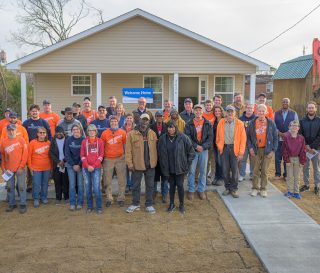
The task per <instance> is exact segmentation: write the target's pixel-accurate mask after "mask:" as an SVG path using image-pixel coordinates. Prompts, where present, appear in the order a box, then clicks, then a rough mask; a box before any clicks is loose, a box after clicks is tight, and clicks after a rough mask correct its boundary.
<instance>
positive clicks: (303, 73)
mask: <svg viewBox="0 0 320 273" xmlns="http://www.w3.org/2000/svg"><path fill="white" fill-rule="evenodd" d="M312 64H313V59H312V55H305V56H300V57H298V58H295V59H292V60H289V61H287V62H284V63H282V64H280V66H279V68H278V70H277V71H276V73H275V74H274V75H273V77H272V79H273V80H288V79H304V78H305V77H307V75H308V73H309V72H310V69H311V68H312Z"/></svg>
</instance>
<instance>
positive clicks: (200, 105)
mask: <svg viewBox="0 0 320 273" xmlns="http://www.w3.org/2000/svg"><path fill="white" fill-rule="evenodd" d="M197 108H201V109H202V110H203V106H202V104H196V105H195V106H194V107H193V109H197Z"/></svg>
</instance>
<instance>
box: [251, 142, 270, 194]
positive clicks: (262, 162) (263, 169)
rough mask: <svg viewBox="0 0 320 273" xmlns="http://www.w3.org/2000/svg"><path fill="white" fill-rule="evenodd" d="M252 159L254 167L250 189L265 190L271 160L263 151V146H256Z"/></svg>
mask: <svg viewBox="0 0 320 273" xmlns="http://www.w3.org/2000/svg"><path fill="white" fill-rule="evenodd" d="M253 161H254V168H253V181H252V189H255V190H266V188H267V184H268V167H269V164H270V162H271V158H268V157H267V155H266V154H265V153H264V148H258V151H257V154H256V155H255V156H254V157H253ZM259 178H260V185H259Z"/></svg>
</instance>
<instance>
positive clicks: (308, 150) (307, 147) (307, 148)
mask: <svg viewBox="0 0 320 273" xmlns="http://www.w3.org/2000/svg"><path fill="white" fill-rule="evenodd" d="M311 150H312V149H311V148H310V146H309V145H306V151H307V152H309V153H310V151H311Z"/></svg>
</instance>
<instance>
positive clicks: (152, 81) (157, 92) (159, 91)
mask: <svg viewBox="0 0 320 273" xmlns="http://www.w3.org/2000/svg"><path fill="white" fill-rule="evenodd" d="M143 87H144V88H153V103H147V108H149V109H162V105H163V102H162V99H163V76H143Z"/></svg>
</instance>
